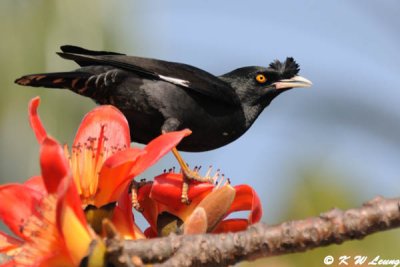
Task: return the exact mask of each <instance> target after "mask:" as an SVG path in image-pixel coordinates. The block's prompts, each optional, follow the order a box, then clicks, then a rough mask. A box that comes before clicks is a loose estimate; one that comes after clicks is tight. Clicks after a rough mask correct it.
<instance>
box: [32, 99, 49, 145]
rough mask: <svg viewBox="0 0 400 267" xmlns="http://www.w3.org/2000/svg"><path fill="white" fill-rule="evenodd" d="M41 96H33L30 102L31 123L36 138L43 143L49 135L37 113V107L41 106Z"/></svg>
mask: <svg viewBox="0 0 400 267" xmlns="http://www.w3.org/2000/svg"><path fill="white" fill-rule="evenodd" d="M39 103H40V97H38V96H37V97H35V98H32V99H31V101H30V102H29V107H28V110H29V114H28V115H29V123H30V124H31V127H32V129H33V132H34V133H35V135H36V139H37V141H38V143H39V144H40V143H42V141H43V139H44V138H45V137H46V136H47V133H46V130H45V129H44V127H43V124H42V122H41V121H40V118H39V115H38V114H37V109H38V107H39Z"/></svg>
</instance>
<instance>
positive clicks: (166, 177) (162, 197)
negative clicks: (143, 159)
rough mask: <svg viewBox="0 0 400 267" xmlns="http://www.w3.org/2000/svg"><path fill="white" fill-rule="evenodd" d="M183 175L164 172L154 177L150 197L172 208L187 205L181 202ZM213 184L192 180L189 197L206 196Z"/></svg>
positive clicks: (191, 198)
mask: <svg viewBox="0 0 400 267" xmlns="http://www.w3.org/2000/svg"><path fill="white" fill-rule="evenodd" d="M182 183H183V176H182V174H180V173H164V174H161V175H159V176H157V177H155V178H154V184H153V186H152V189H151V194H150V197H151V198H152V199H153V200H155V201H157V202H159V203H162V204H164V205H167V206H168V207H170V208H171V209H180V208H182V207H185V206H186V205H185V204H182V202H181V195H182ZM213 188H214V185H213V184H210V183H199V182H192V183H190V185H189V191H188V197H189V199H190V200H192V201H193V200H194V199H195V198H200V199H202V198H204V197H205V196H206V195H207V194H208V193H209V192H210V191H211V190H212V189H213Z"/></svg>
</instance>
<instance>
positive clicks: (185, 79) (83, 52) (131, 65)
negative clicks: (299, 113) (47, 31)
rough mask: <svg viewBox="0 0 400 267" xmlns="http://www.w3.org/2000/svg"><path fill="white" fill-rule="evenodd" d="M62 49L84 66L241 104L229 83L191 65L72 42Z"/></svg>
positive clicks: (66, 56) (64, 54)
mask: <svg viewBox="0 0 400 267" xmlns="http://www.w3.org/2000/svg"><path fill="white" fill-rule="evenodd" d="M61 51H62V52H59V53H58V55H60V56H61V57H62V58H65V59H69V60H74V61H75V62H76V63H78V64H79V65H80V66H82V67H83V66H91V65H109V66H113V67H116V68H121V69H124V70H126V71H130V72H133V73H135V74H137V75H140V76H142V77H143V78H148V79H154V80H163V81H166V82H169V83H172V84H175V85H178V86H180V87H182V88H185V89H189V90H192V91H195V92H197V93H200V94H203V95H206V96H209V97H211V98H213V99H214V100H217V101H221V102H224V103H225V104H229V105H238V104H239V103H240V102H239V99H238V98H237V95H236V94H235V92H234V91H233V89H232V88H231V87H230V86H229V85H228V84H227V83H225V82H224V81H222V80H220V79H219V78H217V77H215V76H214V75H212V74H210V73H208V72H206V71H204V70H201V69H199V68H196V67H193V66H190V65H186V64H181V63H175V62H168V61H163V60H157V59H149V58H140V57H134V56H127V55H124V54H119V53H114V52H105V51H91V50H87V49H84V48H80V47H76V46H71V45H66V46H62V47H61Z"/></svg>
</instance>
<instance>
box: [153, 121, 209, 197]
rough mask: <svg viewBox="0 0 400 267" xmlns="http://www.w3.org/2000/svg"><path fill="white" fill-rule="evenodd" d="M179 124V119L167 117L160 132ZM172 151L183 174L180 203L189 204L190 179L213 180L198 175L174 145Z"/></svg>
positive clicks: (168, 130)
mask: <svg viewBox="0 0 400 267" xmlns="http://www.w3.org/2000/svg"><path fill="white" fill-rule="evenodd" d="M179 125H180V122H179V120H177V119H175V118H169V119H167V120H166V121H165V122H164V124H163V126H162V128H161V132H162V133H163V134H164V133H167V132H171V131H174V130H176V129H178V128H179ZM172 153H173V154H174V156H175V158H176V160H177V161H178V163H179V166H180V167H181V170H182V174H183V184H182V195H181V200H182V203H185V204H189V203H190V200H189V197H188V190H189V182H190V180H195V181H199V182H209V183H213V180H212V179H211V178H210V177H202V176H200V175H199V174H198V172H197V171H196V170H191V169H190V168H189V166H188V165H187V164H186V162H185V161H184V160H183V158H182V156H181V154H179V152H178V150H177V149H176V148H175V147H174V148H173V149H172Z"/></svg>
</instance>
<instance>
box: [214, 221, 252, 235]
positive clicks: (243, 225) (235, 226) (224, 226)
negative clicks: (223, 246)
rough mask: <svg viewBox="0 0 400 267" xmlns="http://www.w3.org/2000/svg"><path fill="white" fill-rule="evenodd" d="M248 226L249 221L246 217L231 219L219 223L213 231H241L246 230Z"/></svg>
mask: <svg viewBox="0 0 400 267" xmlns="http://www.w3.org/2000/svg"><path fill="white" fill-rule="evenodd" d="M248 226H249V222H248V220H246V219H229V220H225V221H222V222H221V223H220V224H218V226H217V227H216V228H215V230H214V231H213V233H215V234H217V233H227V232H239V231H243V230H246V229H247V227H248Z"/></svg>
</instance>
